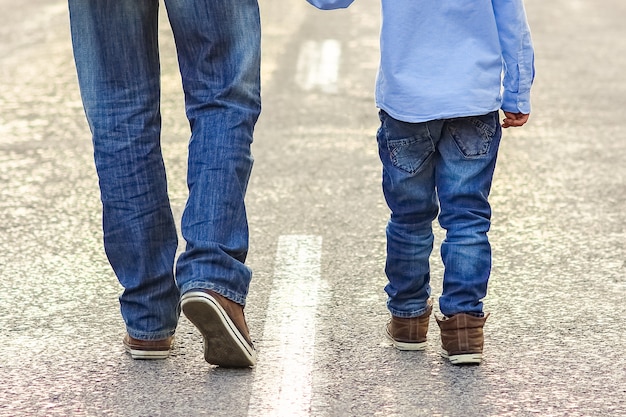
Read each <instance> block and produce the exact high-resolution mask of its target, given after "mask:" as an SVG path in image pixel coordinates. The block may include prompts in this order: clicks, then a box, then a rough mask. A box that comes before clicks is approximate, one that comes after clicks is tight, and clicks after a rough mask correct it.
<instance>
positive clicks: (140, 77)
mask: <svg viewBox="0 0 626 417" xmlns="http://www.w3.org/2000/svg"><path fill="white" fill-rule="evenodd" d="M69 5H70V17H71V27H72V40H73V45H74V53H75V60H76V66H77V69H78V76H79V83H80V87H81V94H82V97H83V103H84V107H85V111H86V114H87V118H88V121H89V124H90V127H91V130H92V134H93V142H94V151H95V160H96V168H97V171H98V176H99V179H100V188H101V197H102V202H103V228H104V239H105V250H106V253H107V256H108V258H109V260H110V262H111V265H112V267H113V269H114V271H115V273H116V275H117V277H118V279H119V280H120V283H121V284H122V285H123V287H124V292H123V294H122V295H121V296H120V304H121V311H122V316H123V317H124V319H125V321H126V326H127V330H128V332H129V335H130V336H131V337H133V338H137V339H142V340H157V339H162V338H166V337H168V336H170V335H172V334H173V333H174V330H175V328H176V324H177V320H178V316H179V307H178V303H179V298H180V297H179V296H180V293H179V290H178V288H177V286H176V284H175V281H174V274H173V269H174V267H173V265H174V256H175V252H176V247H177V239H176V230H175V226H174V221H173V218H172V214H171V210H170V206H169V200H168V197H167V184H166V178H165V170H164V166H163V161H162V156H161V150H160V144H159V143H160V113H159V95H160V87H159V59H158V42H157V17H158V1H157V0H145V1H140V2H139V1H135V0H70V1H69ZM166 5H167V7H168V14H169V17H170V21H171V24H172V28H173V30H174V34H175V37H176V40H177V48H178V53H179V61H180V66H181V73H182V76H183V82H184V89H185V97H186V108H187V114H188V117H189V120H190V125H191V129H192V138H191V142H190V147H189V152H190V158H189V187H190V198H189V202H188V204H187V207H186V209H185V214H184V218H183V235H184V236H185V238H186V239H188V245H187V250H186V252H185V254H184V255H183V256H181V259H180V261H179V265H178V273H179V277H178V284H179V287H180V288H181V289H182V290H183V291H187V290H189V289H191V288H212V289H214V290H215V291H216V292H218V293H221V294H224V295H226V296H227V297H228V298H230V299H233V300H234V301H237V302H239V303H241V304H243V303H244V302H245V296H246V295H247V289H248V285H249V280H250V271H249V270H248V268H246V267H245V266H244V265H243V261H244V260H245V256H246V252H247V224H246V218H245V210H244V206H243V195H244V193H245V188H246V184H247V180H248V176H249V172H250V167H251V163H252V158H251V156H250V149H249V148H250V142H251V140H252V129H253V126H254V123H255V121H256V119H257V117H258V114H259V109H260V105H259V87H258V86H259V81H258V78H259V77H258V56H259V53H258V44H259V41H258V38H259V23H258V8H257V5H256V2H255V1H250V0H245V1H242V2H237V3H236V4H234V5H231V3H224V2H220V1H217V0H206V1H189V0H170V1H167V2H166ZM255 67H256V68H255Z"/></svg>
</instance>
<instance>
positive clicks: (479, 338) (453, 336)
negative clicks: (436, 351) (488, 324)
mask: <svg viewBox="0 0 626 417" xmlns="http://www.w3.org/2000/svg"><path fill="white" fill-rule="evenodd" d="M487 317H489V314H487V315H485V316H484V317H475V316H472V315H470V314H465V313H460V314H455V315H454V316H452V317H445V316H444V317H443V318H441V319H440V318H439V317H435V318H436V319H437V324H438V325H439V328H440V329H441V356H443V357H444V358H448V359H449V360H450V363H452V364H454V365H463V364H479V363H480V362H481V361H482V358H483V343H484V340H485V338H484V336H483V326H484V325H485V321H487Z"/></svg>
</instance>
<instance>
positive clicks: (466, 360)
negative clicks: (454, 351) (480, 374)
mask: <svg viewBox="0 0 626 417" xmlns="http://www.w3.org/2000/svg"><path fill="white" fill-rule="evenodd" d="M440 353H441V356H442V357H444V358H446V359H448V360H449V361H450V363H451V364H453V365H479V364H480V363H481V362H482V360H483V354H482V353H463V354H460V355H448V352H446V351H445V350H443V349H442V350H441V352H440Z"/></svg>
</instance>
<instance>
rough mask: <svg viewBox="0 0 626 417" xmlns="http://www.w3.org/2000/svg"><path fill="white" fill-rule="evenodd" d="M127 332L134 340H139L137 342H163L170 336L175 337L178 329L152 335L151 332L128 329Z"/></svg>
mask: <svg viewBox="0 0 626 417" xmlns="http://www.w3.org/2000/svg"><path fill="white" fill-rule="evenodd" d="M126 332H127V333H128V335H129V336H130V337H132V338H133V339H137V340H163V339H167V338H168V337H170V336H174V333H175V332H176V328H174V329H172V330H166V331H162V332H158V333H151V332H142V331H136V330H133V329H130V328H128V327H127V328H126Z"/></svg>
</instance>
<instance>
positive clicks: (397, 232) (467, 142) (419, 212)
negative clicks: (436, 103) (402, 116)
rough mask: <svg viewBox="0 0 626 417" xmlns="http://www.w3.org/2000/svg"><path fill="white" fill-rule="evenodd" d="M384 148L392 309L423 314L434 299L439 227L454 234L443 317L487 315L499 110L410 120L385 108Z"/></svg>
mask: <svg viewBox="0 0 626 417" xmlns="http://www.w3.org/2000/svg"><path fill="white" fill-rule="evenodd" d="M380 120H381V127H380V129H379V130H378V135H377V138H378V148H379V154H380V159H381V161H382V163H383V192H384V195H385V199H386V201H387V204H388V206H389V208H390V210H391V218H390V219H389V222H388V225H387V261H386V267H385V272H386V274H387V278H388V279H389V283H388V285H387V286H386V287H385V291H386V292H387V295H388V296H389V298H388V301H387V306H388V308H389V311H390V312H391V314H392V315H394V316H397V317H405V318H408V317H417V316H419V315H421V314H423V313H424V312H425V311H426V302H427V300H428V298H429V297H430V293H431V288H430V266H429V257H430V254H431V252H432V249H433V231H432V222H433V220H435V219H436V218H437V215H439V224H440V225H441V226H442V227H443V228H444V229H445V230H446V237H445V240H444V241H443V242H442V244H441V257H442V260H443V264H444V268H445V272H444V278H443V292H442V295H441V297H440V298H439V308H440V310H441V312H442V314H444V315H446V316H451V315H453V314H456V313H468V314H473V315H478V316H480V315H482V314H483V312H482V308H483V304H482V299H483V298H484V297H485V295H486V293H487V282H488V280H489V274H490V272H491V246H490V244H489V240H488V239H487V232H488V231H489V227H490V224H491V221H490V219H491V207H490V205H489V202H488V196H489V192H490V189H491V182H492V179H493V173H494V169H495V165H496V157H497V153H498V147H499V144H500V138H501V136H502V129H501V126H500V123H499V115H498V112H497V111H495V112H492V113H489V114H485V115H482V116H473V117H462V118H453V119H445V120H433V121H429V122H424V123H406V122H401V121H398V120H395V119H393V118H392V117H391V116H389V115H388V114H387V113H386V112H385V111H382V110H381V111H380Z"/></svg>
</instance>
